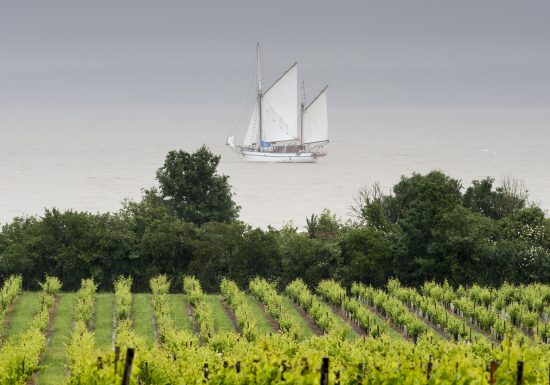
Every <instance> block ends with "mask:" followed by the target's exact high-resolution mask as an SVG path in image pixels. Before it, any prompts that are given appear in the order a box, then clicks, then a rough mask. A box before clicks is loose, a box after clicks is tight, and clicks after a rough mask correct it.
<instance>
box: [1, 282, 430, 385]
mask: <svg viewBox="0 0 550 385" xmlns="http://www.w3.org/2000/svg"><path fill="white" fill-rule="evenodd" d="M206 299H207V303H208V305H209V306H210V308H211V311H212V314H213V320H214V327H215V330H216V331H233V332H234V331H235V327H234V324H233V322H232V319H231V316H232V310H230V309H229V307H228V306H227V305H226V304H225V302H224V300H223V297H222V296H221V295H219V294H211V295H207V296H206ZM246 299H247V301H248V304H249V305H250V307H251V308H252V309H253V310H254V312H253V317H254V318H253V320H254V322H255V324H256V325H257V327H258V329H259V331H260V333H264V334H268V333H275V332H277V329H278V324H277V322H276V321H275V320H274V319H273V318H272V317H270V316H268V315H267V313H266V311H265V308H264V306H263V304H262V303H261V302H260V301H259V300H258V299H256V298H255V297H253V296H252V295H247V296H246ZM56 301H57V304H56V306H55V307H54V313H53V317H52V319H51V321H50V326H49V328H48V332H47V333H48V336H49V338H50V339H49V341H48V344H47V347H46V350H45V352H44V355H43V357H42V361H41V362H42V365H43V367H44V368H43V369H42V370H41V371H40V372H39V373H37V374H35V376H34V383H37V384H41V385H42V384H45V385H50V384H51V385H54V384H62V383H63V381H64V378H65V376H66V375H67V366H66V352H65V349H66V344H67V343H68V341H69V339H70V337H71V331H72V327H73V317H74V311H75V304H76V293H62V294H59V295H58V297H57V300H56ZM168 301H169V304H170V311H171V315H172V319H173V320H174V326H175V327H176V329H178V330H187V331H189V332H193V327H194V321H193V320H192V319H191V317H190V315H189V314H190V313H189V311H190V305H189V303H188V301H187V299H186V297H185V295H183V294H169V296H168ZM39 306H40V303H39V294H38V293H34V292H23V293H22V294H21V295H20V296H19V298H17V300H16V301H15V302H14V306H13V310H12V312H11V314H10V317H9V321H8V323H7V326H6V329H5V338H6V339H7V340H16V339H17V337H18V336H19V335H20V334H21V332H23V331H24V330H26V328H27V326H28V324H29V321H30V320H31V319H32V317H33V316H34V315H35V313H36V312H37V310H38V308H39ZM283 306H284V308H285V310H286V311H287V312H288V314H289V315H290V317H291V318H292V319H293V320H294V321H295V322H296V324H297V325H298V326H299V329H300V335H301V336H302V338H307V337H311V336H313V335H314V334H315V333H314V331H313V330H312V328H311V327H310V325H311V324H310V322H311V321H310V320H309V319H308V317H307V316H305V315H304V313H302V312H300V311H298V309H297V308H296V307H295V306H294V305H293V304H292V302H291V300H290V299H289V298H287V297H283ZM113 311H114V294H113V293H98V294H96V301H95V319H94V323H93V325H92V327H93V331H94V335H95V339H96V344H97V346H98V348H100V349H103V350H105V349H109V348H111V347H112V340H113V313H114V312H113ZM329 316H330V317H332V318H333V319H334V320H335V322H336V323H338V324H339V325H342V326H345V325H349V323H348V321H347V320H346V319H344V318H342V317H341V316H340V315H339V314H337V313H336V312H334V311H332V310H331V314H329ZM131 317H132V320H133V328H134V330H135V331H136V333H137V334H138V335H139V336H141V337H143V338H144V339H145V341H146V342H147V343H148V344H150V345H153V344H155V342H156V341H155V336H156V330H155V321H154V311H153V307H152V303H151V294H148V293H139V294H133V303H132V314H131ZM376 322H377V323H378V322H379V323H381V324H383V323H387V321H386V320H384V319H381V318H377V320H376ZM389 335H390V336H391V337H393V338H402V336H401V335H400V334H398V333H396V332H395V331H393V330H391V328H390V330H389ZM356 337H358V334H357V333H356V332H355V331H353V329H352V328H349V332H348V335H347V338H348V339H353V338H356ZM436 338H437V335H436Z"/></svg>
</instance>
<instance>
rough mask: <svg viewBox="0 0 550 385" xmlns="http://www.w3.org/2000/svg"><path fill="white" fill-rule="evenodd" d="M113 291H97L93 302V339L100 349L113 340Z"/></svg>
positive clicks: (109, 344)
mask: <svg viewBox="0 0 550 385" xmlns="http://www.w3.org/2000/svg"><path fill="white" fill-rule="evenodd" d="M114 302H115V296H114V294H113V293H98V294H97V295H96V304H95V341H96V344H97V346H98V347H99V348H100V349H107V348H109V347H110V346H111V345H112V341H113V306H114Z"/></svg>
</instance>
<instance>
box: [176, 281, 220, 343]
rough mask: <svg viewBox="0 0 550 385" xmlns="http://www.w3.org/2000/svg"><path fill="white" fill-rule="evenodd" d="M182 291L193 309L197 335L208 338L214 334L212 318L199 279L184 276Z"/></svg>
mask: <svg viewBox="0 0 550 385" xmlns="http://www.w3.org/2000/svg"><path fill="white" fill-rule="evenodd" d="M183 291H184V292H185V295H186V296H187V299H188V301H189V303H190V304H191V306H192V307H193V309H194V310H195V319H196V320H197V323H198V325H199V336H200V337H201V338H203V339H205V340H208V339H209V338H211V337H212V335H213V334H214V318H213V316H212V311H211V310H210V306H208V303H207V302H206V294H204V292H203V291H202V287H201V284H200V282H199V280H198V279H196V278H195V277H184V278H183Z"/></svg>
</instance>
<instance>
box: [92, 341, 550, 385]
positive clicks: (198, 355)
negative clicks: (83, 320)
mask: <svg viewBox="0 0 550 385" xmlns="http://www.w3.org/2000/svg"><path fill="white" fill-rule="evenodd" d="M324 356H326V357H329V359H330V363H329V368H328V380H329V383H331V384H335V383H340V384H360V383H362V384H373V385H374V384H376V385H395V384H400V385H418V384H487V383H488V376H489V373H488V372H487V370H486V367H487V365H488V363H489V362H490V361H491V360H495V361H498V362H499V364H500V365H499V366H498V369H497V370H496V372H495V373H494V375H495V380H496V383H498V384H500V385H513V384H516V377H517V373H516V370H517V369H516V368H517V363H518V361H519V360H523V361H524V362H525V366H524V372H523V384H524V385H535V384H544V383H546V381H547V376H548V371H547V363H548V359H549V358H550V356H549V352H548V349H546V348H545V346H543V345H529V344H523V345H519V344H517V343H515V342H510V341H507V342H506V343H505V344H503V346H502V348H501V347H500V346H499V347H494V348H492V347H490V346H487V345H483V346H479V345H477V344H476V343H463V342H458V343H450V342H447V341H444V340H431V339H429V338H420V339H419V341H418V343H417V344H411V343H408V342H406V341H403V340H392V339H389V338H387V337H386V336H382V337H381V338H368V339H355V340H353V341H342V340H341V339H340V338H338V337H337V336H334V335H325V336H321V337H313V338H310V339H307V340H305V341H301V342H297V341H295V340H294V339H292V338H290V337H289V336H287V335H284V334H274V335H273V336H259V337H258V339H257V340H255V341H254V342H250V341H247V340H246V339H242V338H241V339H240V340H238V339H234V340H233V341H232V344H228V345H226V347H225V349H224V350H223V351H221V352H219V351H215V350H214V349H212V348H211V347H210V346H208V345H206V346H196V347H193V348H192V349H189V348H185V347H182V348H181V349H180V350H177V351H175V352H166V351H163V350H162V349H158V348H155V347H150V348H148V349H147V350H144V351H137V353H136V357H137V359H138V361H139V363H138V364H137V367H136V368H135V370H134V371H133V372H132V384H136V383H138V381H137V378H139V383H142V384H147V385H161V384H172V385H183V384H198V383H204V384H208V383H211V384H237V385H244V384H247V385H248V384H280V383H292V384H304V385H313V384H315V385H317V384H319V381H320V377H321V376H320V370H319V369H320V368H321V362H322V357H324ZM107 364H108V365H110V370H113V369H112V362H110V361H109V362H107ZM92 383H93V384H95V385H106V384H108V383H109V382H107V381H103V382H101V381H99V380H97V379H96V380H95V381H94V382H91V381H82V382H81V385H88V384H92ZM111 383H117V382H111Z"/></svg>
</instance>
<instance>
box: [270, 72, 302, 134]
mask: <svg viewBox="0 0 550 385" xmlns="http://www.w3.org/2000/svg"><path fill="white" fill-rule="evenodd" d="M295 139H298V65H297V64H294V65H293V66H292V67H290V69H289V70H288V71H287V72H285V73H284V75H283V76H281V78H280V79H279V80H278V81H277V82H275V84H273V85H272V86H271V88H269V89H268V90H267V91H266V92H265V93H264V94H263V96H262V138H261V140H262V141H264V142H282V141H287V140H295Z"/></svg>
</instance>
